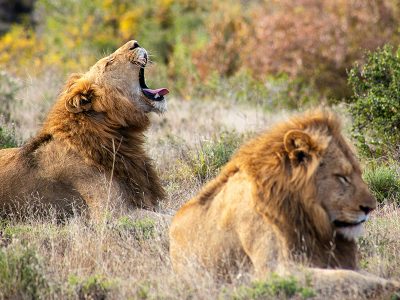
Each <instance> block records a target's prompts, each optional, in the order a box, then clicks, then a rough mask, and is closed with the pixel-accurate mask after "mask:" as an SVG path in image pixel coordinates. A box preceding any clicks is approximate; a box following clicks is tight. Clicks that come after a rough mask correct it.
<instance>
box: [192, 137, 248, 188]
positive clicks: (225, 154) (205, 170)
mask: <svg viewBox="0 0 400 300" xmlns="http://www.w3.org/2000/svg"><path fill="white" fill-rule="evenodd" d="M243 138H244V137H243V136H242V135H239V134H237V133H236V132H235V131H231V132H228V131H225V132H223V133H221V134H220V135H219V136H218V137H216V138H214V139H212V140H208V141H204V142H202V143H201V144H200V147H199V148H198V150H197V151H196V152H194V153H193V154H192V157H191V158H190V161H189V164H190V166H191V168H192V172H193V173H194V174H195V175H196V177H197V178H198V179H199V180H200V181H201V182H204V181H206V180H208V179H209V178H212V177H214V176H215V175H217V173H218V172H219V171H220V169H221V167H222V166H223V165H224V164H226V163H227V162H228V161H229V159H230V158H231V156H232V154H233V152H235V150H236V149H237V148H238V147H239V145H240V144H241V142H242V141H243Z"/></svg>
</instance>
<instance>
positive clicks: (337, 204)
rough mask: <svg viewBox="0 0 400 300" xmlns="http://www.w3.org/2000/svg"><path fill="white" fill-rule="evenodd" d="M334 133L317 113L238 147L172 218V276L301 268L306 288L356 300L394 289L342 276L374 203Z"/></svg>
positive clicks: (369, 278)
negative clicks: (310, 284)
mask: <svg viewBox="0 0 400 300" xmlns="http://www.w3.org/2000/svg"><path fill="white" fill-rule="evenodd" d="M340 130H341V129H340V124H339V120H338V119H337V118H336V117H335V116H334V114H332V113H330V112H328V111H322V110H317V111H314V112H308V113H306V114H305V115H302V116H298V117H294V118H292V119H291V120H289V121H288V122H284V123H282V124H279V125H277V126H276V127H274V128H273V129H272V130H270V131H268V132H266V133H264V134H262V135H261V136H259V137H258V138H255V139H254V140H252V141H250V142H249V143H248V144H247V145H245V146H243V147H242V148H241V149H240V150H239V151H238V152H237V153H236V155H235V156H234V157H233V158H232V159H231V161H230V162H229V163H228V164H227V165H226V166H225V167H224V168H223V170H222V171H221V173H220V174H219V175H218V176H217V178H215V179H214V180H212V181H211V182H209V183H208V184H207V185H206V186H205V187H204V188H203V189H202V190H201V192H200V193H199V194H198V195H197V196H196V197H194V198H193V199H192V200H190V201H189V202H187V203H186V204H185V205H183V206H182V207H181V208H180V210H179V211H178V212H177V213H176V215H175V217H174V219H173V221H172V224H171V228H170V254H171V259H172V263H173V266H174V268H175V269H176V270H177V271H178V272H181V273H182V272H185V271H186V270H188V268H189V267H190V266H191V265H200V266H201V267H204V268H205V269H208V270H212V271H213V272H215V273H217V274H218V275H223V276H226V274H231V272H234V271H235V270H236V268H237V267H238V266H239V265H241V266H246V265H249V266H250V267H252V268H253V270H254V272H255V274H256V275H257V276H258V277H263V278H265V276H266V275H267V274H271V272H277V273H279V274H288V273H291V274H298V275H300V274H302V273H301V272H300V270H302V271H304V268H306V267H308V268H307V270H306V272H305V273H309V274H310V275H312V278H313V280H314V283H315V286H317V287H323V286H326V285H324V284H325V283H329V286H330V288H333V289H337V290H338V291H343V290H346V291H347V292H348V291H352V292H354V293H355V295H356V296H357V297H358V296H360V297H364V296H366V295H370V296H371V297H372V296H375V297H376V296H377V295H378V294H379V293H380V291H383V290H390V289H392V288H394V287H395V286H396V283H394V282H389V281H385V280H384V279H381V278H377V277H374V276H373V275H365V274H361V273H358V272H355V271H349V270H355V269H357V245H356V242H355V238H356V237H358V236H359V235H360V234H361V233H362V226H363V225H362V223H363V222H365V221H366V220H367V219H368V216H369V213H370V212H371V211H372V210H373V209H375V207H376V200H375V199H374V197H373V196H372V195H371V194H370V192H369V190H368V187H367V185H366V184H365V182H364V181H363V180H362V178H361V171H360V166H359V163H358V162H357V160H356V158H355V156H354V154H353V152H352V150H351V149H350V147H349V146H348V144H347V143H346V141H345V139H344V138H343V136H342V135H341V132H340ZM327 269H342V270H327ZM227 272H230V273H227ZM355 283H357V284H355ZM354 289H355V290H354ZM357 293H358V294H357Z"/></svg>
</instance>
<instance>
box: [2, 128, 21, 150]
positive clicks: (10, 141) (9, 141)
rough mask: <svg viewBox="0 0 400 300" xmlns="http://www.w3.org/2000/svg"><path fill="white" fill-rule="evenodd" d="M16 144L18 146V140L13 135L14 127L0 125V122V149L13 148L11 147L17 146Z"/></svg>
mask: <svg viewBox="0 0 400 300" xmlns="http://www.w3.org/2000/svg"><path fill="white" fill-rule="evenodd" d="M17 146H18V142H17V138H16V137H15V129H14V128H11V129H10V128H7V127H1V123H0V149H2V148H13V147H17Z"/></svg>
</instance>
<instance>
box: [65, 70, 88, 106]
mask: <svg viewBox="0 0 400 300" xmlns="http://www.w3.org/2000/svg"><path fill="white" fill-rule="evenodd" d="M93 97H94V90H93V84H92V83H91V82H90V81H89V80H88V79H85V78H79V79H77V80H76V81H74V82H73V83H72V84H71V85H70V88H69V89H68V90H67V92H66V94H65V108H66V109H67V110H68V111H69V112H72V113H80V112H82V111H88V110H91V108H92V99H93Z"/></svg>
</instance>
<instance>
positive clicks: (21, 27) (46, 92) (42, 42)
mask: <svg viewBox="0 0 400 300" xmlns="http://www.w3.org/2000/svg"><path fill="white" fill-rule="evenodd" d="M399 3H400V1H398V0H374V1H364V0H335V1H330V0H322V1H321V0H280V1H274V0H268V1H267V0H265V1H263V0H231V1H216V0H154V1H146V0H136V1H131V0H63V1H61V0H13V1H9V0H0V70H1V72H0V101H1V102H0V103H1V105H0V114H2V119H3V123H4V122H10V121H12V122H14V125H16V128H17V131H18V128H21V127H22V128H23V129H24V130H22V131H23V132H22V133H21V132H20V135H22V138H23V139H26V138H27V137H29V136H30V135H32V132H34V131H35V130H36V127H35V125H34V124H36V123H37V121H38V120H40V119H41V116H42V115H43V113H44V112H46V111H47V110H48V108H49V106H50V105H51V104H52V103H53V101H54V98H55V97H56V95H57V92H58V91H59V89H60V88H61V86H62V82H64V81H65V79H66V76H67V74H69V73H71V72H84V71H86V70H87V69H88V67H89V66H90V65H92V64H93V63H94V62H96V60H98V59H99V58H101V57H102V56H104V55H107V54H109V53H111V52H113V51H114V50H115V49H116V48H118V47H119V46H120V45H122V44H123V43H124V42H125V41H127V40H130V39H137V40H138V41H139V43H140V44H141V45H142V46H143V47H144V48H146V49H147V50H148V51H149V52H150V53H151V59H152V61H153V62H154V64H152V67H151V68H150V74H149V75H148V76H147V79H148V82H149V83H150V85H152V86H167V87H168V88H169V89H170V91H171V95H172V96H173V97H174V98H176V99H181V100H188V101H189V100H192V99H202V100H211V101H217V100H218V101H219V100H221V99H222V100H225V101H226V100H228V101H233V102H235V103H245V104H249V105H253V104H255V105H257V106H258V107H261V108H262V110H264V111H274V110H278V109H279V110H281V109H289V110H293V109H304V108H306V107H309V106H315V105H318V104H321V103H323V104H327V105H336V104H338V103H345V104H348V103H352V102H355V96H357V95H356V94H357V92H356V90H357V91H359V92H360V88H362V86H364V88H365V84H364V83H363V82H364V81H365V80H364V79H363V78H361V77H362V76H363V73H362V72H361V67H360V66H363V64H365V62H366V61H367V60H368V55H367V54H368V53H367V51H375V50H377V49H381V48H382V47H383V46H384V45H386V44H390V45H393V46H394V47H397V45H398V43H399V38H400V37H399V25H400V5H399ZM393 46H392V48H390V49H389V48H385V49H386V52H387V55H389V56H390V55H392V56H393V57H392V58H391V59H392V60H393V59H394V60H396V59H397V58H395V56H396V55H397V54H396V53H395V52H396V51H395V50H396V49H393ZM381 51H383V50H381ZM378 56H379V55H378ZM380 57H381V56H380ZM379 59H381V58H378V60H379ZM389 64H390V63H389ZM386 67H388V66H386ZM352 68H353V69H354V72H353V80H352V81H351V80H350V81H351V82H350V84H349V83H348V81H349V73H350V70H351V69H352ZM379 68H380V70H378V72H382V70H384V69H385V66H383V67H379ZM389 68H391V67H390V66H389ZM375 71H377V70H375V69H374V70H372V71H371V72H370V73H373V72H375ZM390 72H391V74H393V73H395V72H392V71H390ZM379 76H381V77H382V78H387V77H388V76H391V75H390V74H389V75H387V74H386V75H385V74H384V75H382V74H380V75H379ZM379 76H378V77H379ZM385 76H386V77H385ZM360 78H361V79H360ZM374 78H376V76H375V77H374ZM378 83H379V82H378ZM360 93H361V94H363V93H362V92H360ZM360 93H359V94H360ZM366 93H368V91H364V94H366ZM364 94H363V95H364ZM358 96H359V95H358ZM27 98H29V99H30V100H29V101H27ZM392 100H393V99H392ZM392 100H391V101H392ZM396 101H397V100H396ZM396 101H395V102H396ZM397 102H398V101H397ZM392 104H393V103H390V105H392ZM370 105H371V103H367V105H364V106H363V107H362V108H360V107H359V108H358V110H357V111H356V112H353V115H354V116H355V118H358V117H360V116H361V115H363V114H364V115H365V114H367V113H368V112H367V111H366V107H368V106H370ZM397 106H398V104H397ZM377 109H378V111H379V112H378V114H380V115H379V116H382V115H381V110H382V109H384V108H382V107H378V108H377ZM390 109H391V108H390ZM392 113H395V112H392ZM384 117H385V118H386V117H390V118H392V115H390V116H387V115H384ZM385 118H384V119H385ZM372 119H376V116H375V115H371V116H370V117H367V118H366V120H361V123H362V122H364V123H365V124H361V125H360V124H358V125H360V126H358V125H357V126H358V129H357V130H354V132H353V133H354V135H355V136H357V134H358V137H359V138H360V134H359V133H360V132H359V131H360V130H361V131H362V130H363V128H361V127H363V126H364V125H365V126H366V124H367V125H368V122H370V121H371V120H372ZM356 121H357V120H356ZM397 121H398V120H397V119H396V121H395V124H394V125H393V124H391V126H392V127H393V126H395V127H396V126H397ZM383 122H385V120H383ZM365 126H364V127H365ZM396 128H397V127H396ZM19 131H21V130H19ZM364 133H365V132H364ZM384 133H385V130H383V131H382V132H381V133H380V135H381V134H384ZM375 140H376V138H375ZM396 141H397V140H396ZM392 142H393V141H392ZM370 143H371V141H370ZM372 150H373V151H375V149H372Z"/></svg>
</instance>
